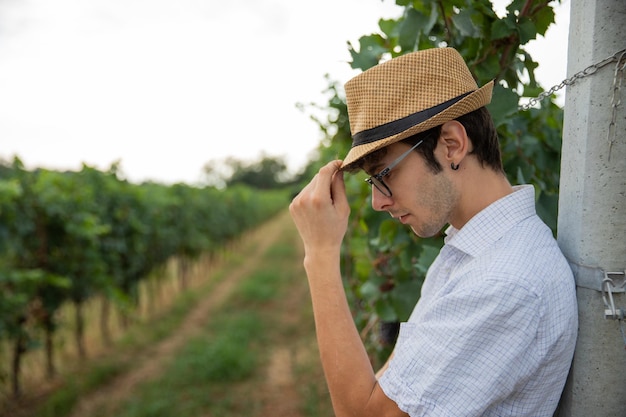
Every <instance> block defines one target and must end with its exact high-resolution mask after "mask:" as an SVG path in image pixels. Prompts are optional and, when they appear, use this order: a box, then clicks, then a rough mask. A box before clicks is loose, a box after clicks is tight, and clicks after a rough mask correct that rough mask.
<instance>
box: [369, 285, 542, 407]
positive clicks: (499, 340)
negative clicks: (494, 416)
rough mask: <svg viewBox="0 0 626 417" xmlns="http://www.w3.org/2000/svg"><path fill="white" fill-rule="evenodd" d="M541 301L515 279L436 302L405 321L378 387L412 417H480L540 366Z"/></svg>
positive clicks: (470, 288)
mask: <svg viewBox="0 0 626 417" xmlns="http://www.w3.org/2000/svg"><path fill="white" fill-rule="evenodd" d="M540 301H541V300H539V298H538V296H537V295H536V294H535V293H534V292H533V291H531V290H530V289H528V288H525V287H524V286H523V285H522V284H521V283H517V282H515V281H514V280H511V279H510V278H509V279H497V278H488V279H485V278H483V279H480V280H476V281H475V282H474V283H473V284H472V285H466V286H464V287H463V288H460V289H455V290H453V291H451V292H449V293H447V294H445V295H441V296H439V297H437V298H436V299H434V300H432V301H430V303H429V304H428V305H427V307H426V308H425V309H424V310H423V311H422V312H421V313H420V314H419V315H418V317H417V319H416V320H415V321H413V322H408V323H402V325H401V328H400V334H399V337H398V341H397V343H396V348H395V351H394V357H393V359H392V360H391V361H390V364H389V368H388V369H387V371H386V372H385V373H384V374H383V376H382V377H381V379H380V381H379V383H380V386H381V388H382V389H383V391H384V392H385V394H387V396H388V397H389V398H391V399H392V400H394V401H395V402H396V403H397V404H398V406H399V407H400V409H402V410H403V411H404V412H406V413H408V414H409V415H411V416H412V417H415V416H455V417H461V416H478V415H483V414H484V412H485V410H487V409H488V408H489V406H490V405H491V404H495V403H498V402H499V401H501V400H502V399H503V398H506V397H507V396H509V395H510V394H511V392H513V391H514V390H516V389H519V388H520V386H523V384H524V383H525V381H527V380H528V378H529V377H530V375H532V373H533V372H534V369H535V368H536V367H537V364H538V362H539V359H538V358H537V354H536V351H535V350H534V347H533V346H534V345H535V344H534V343H533V342H534V340H535V339H536V337H537V329H538V324H539V320H540V317H541V314H542V313H541V310H542V309H541V302H540Z"/></svg>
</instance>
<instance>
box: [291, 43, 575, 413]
mask: <svg viewBox="0 0 626 417" xmlns="http://www.w3.org/2000/svg"><path fill="white" fill-rule="evenodd" d="M492 86H493V83H489V84H487V85H485V86H483V87H481V88H478V86H477V85H476V82H475V81H474V79H473V78H472V76H471V74H470V72H469V69H468V68H467V66H466V65H465V63H464V62H463V59H462V58H461V56H460V55H459V54H458V53H457V52H456V51H455V50H454V49H451V48H436V49H430V50H425V51H419V52H415V53H412V54H407V55H404V56H401V57H398V58H395V59H392V60H390V61H388V62H386V63H383V64H380V65H378V66H376V67H373V68H371V69H369V70H368V71H365V72H363V73H362V74H360V75H358V76H357V77H355V78H353V79H352V80H350V81H349V82H348V83H347V84H346V86H345V87H346V98H347V104H348V113H349V117H350V127H351V130H352V133H353V145H352V149H351V150H350V152H349V153H348V155H347V156H346V158H345V159H344V160H343V161H333V162H330V163H328V164H327V165H326V166H324V167H323V168H322V169H321V170H320V171H319V173H318V174H317V175H316V176H315V177H314V178H313V180H312V181H311V182H310V183H309V184H308V185H307V186H306V187H305V188H304V189H303V190H302V192H301V193H300V194H299V195H298V196H297V197H296V198H295V199H294V200H293V202H292V203H291V205H290V211H291V215H292V217H293V219H294V222H295V224H296V226H297V228H298V231H299V233H300V236H301V238H302V241H303V243H304V248H305V259H304V266H305V270H306V273H307V277H308V280H309V286H310V290H311V297H312V302H313V309H314V317H315V323H316V330H317V338H318V344H319V348H320V353H321V359H322V364H323V367H324V372H325V376H326V380H327V383H328V387H329V391H330V395H331V399H332V402H333V407H334V409H335V414H336V416H337V417H343V416H362V417H365V416H377V417H379V416H406V415H410V416H454V417H460V416H532V417H538V416H552V414H553V412H554V410H555V408H556V406H557V403H558V401H559V398H560V394H561V391H562V389H563V386H564V383H565V380H566V378H567V374H568V371H569V367H570V363H571V359H572V356H573V352H574V345H575V339H576V331H577V306H576V297H575V286H574V280H573V276H572V273H571V271H570V268H569V266H568V264H567V262H566V260H565V259H564V257H563V255H562V254H561V252H560V250H559V248H558V247H557V245H556V242H555V240H554V239H553V237H552V234H551V232H550V230H549V229H548V227H547V226H545V224H543V223H542V222H541V220H540V219H539V218H538V217H537V215H536V213H535V206H534V196H535V194H534V190H533V188H532V186H521V187H512V186H511V185H510V184H509V182H508V181H507V179H506V176H505V175H504V172H503V170H502V164H501V161H500V151H499V144H498V138H497V134H496V132H495V129H494V127H493V122H492V121H491V117H490V115H489V113H488V112H487V110H486V109H485V108H484V106H485V105H486V104H487V103H489V102H490V100H491V90H492ZM355 169H363V170H364V171H366V172H367V173H369V175H371V176H370V177H369V178H368V179H367V181H368V182H369V183H370V184H371V185H372V207H373V208H374V209H375V210H380V211H387V212H389V214H390V215H391V216H392V217H393V218H395V219H397V220H398V221H400V222H401V223H402V224H406V225H407V226H409V227H411V229H412V230H413V232H414V233H415V234H416V235H418V236H421V237H428V236H432V235H434V234H435V233H438V232H439V231H440V230H442V228H443V227H444V226H445V225H446V224H449V225H450V226H449V227H448V228H447V230H446V235H447V236H446V239H445V245H444V247H443V248H442V249H441V252H440V254H439V256H438V257H437V259H436V260H435V261H434V263H433V264H432V265H431V267H430V269H429V271H428V274H427V276H426V280H425V282H424V285H423V287H422V292H421V296H420V299H419V302H418V303H417V305H416V307H415V309H414V311H413V313H412V315H411V317H410V319H409V320H408V322H407V323H402V325H401V328H400V334H399V337H398V340H397V343H396V346H395V348H394V353H393V354H392V357H391V358H390V360H389V361H388V362H387V364H386V365H385V366H384V367H383V369H381V370H380V371H379V372H378V374H375V373H374V370H373V369H372V366H371V363H370V361H369V359H368V356H367V354H366V351H365V348H364V346H363V344H362V341H361V339H360V337H359V333H358V331H357V329H356V327H355V325H354V321H353V318H352V315H351V312H350V309H349V306H348V304H347V301H346V297H345V292H344V287H343V284H342V280H341V275H340V265H339V264H340V256H339V255H340V248H341V241H342V239H343V237H344V235H345V232H346V229H347V224H348V216H349V211H350V209H349V206H348V202H347V197H346V192H345V186H344V182H343V171H344V170H355Z"/></svg>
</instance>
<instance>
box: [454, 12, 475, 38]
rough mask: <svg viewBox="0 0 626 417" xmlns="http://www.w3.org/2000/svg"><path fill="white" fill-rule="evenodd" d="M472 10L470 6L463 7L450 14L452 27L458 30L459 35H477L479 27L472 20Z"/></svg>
mask: <svg viewBox="0 0 626 417" xmlns="http://www.w3.org/2000/svg"><path fill="white" fill-rule="evenodd" d="M472 13H473V10H472V9H471V8H468V9H463V10H461V11H460V12H459V13H458V14H455V15H453V16H452V23H453V24H454V27H456V28H457V29H458V30H459V33H460V34H461V36H468V37H472V38H473V37H477V36H479V35H480V29H479V28H478V27H476V25H475V24H474V22H473V21H472Z"/></svg>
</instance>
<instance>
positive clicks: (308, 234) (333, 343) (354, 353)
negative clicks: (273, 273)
mask: <svg viewBox="0 0 626 417" xmlns="http://www.w3.org/2000/svg"><path fill="white" fill-rule="evenodd" d="M340 165H341V162H340V161H333V162H331V163H329V164H327V165H326V166H324V167H323V168H322V169H321V170H320V171H319V173H318V174H317V175H316V176H315V177H314V178H313V180H312V181H311V183H309V185H307V186H306V187H305V188H304V189H303V190H302V192H301V193H300V194H299V195H298V196H297V197H296V198H295V199H294V201H293V202H292V203H291V205H290V207H289V209H290V212H291V215H292V217H293V219H294V222H295V223H296V226H297V228H298V231H299V232H300V236H301V238H302V241H303V243H304V249H305V258H304V267H305V270H306V273H307V277H308V280H309V287H310V290H311V299H312V303H313V312H314V318H315V326H316V331H317V341H318V345H319V349H320V356H321V360H322V366H323V368H324V374H325V376H326V382H327V384H328V389H329V391H330V395H331V399H332V402H333V408H334V410H335V414H336V416H337V417H344V416H360V417H367V416H389V417H392V416H406V415H407V414H405V413H404V412H402V411H401V410H400V409H399V408H398V406H397V405H396V403H395V402H393V401H392V400H391V399H389V398H388V397H387V396H386V395H385V394H384V392H383V391H382V389H381V388H380V386H379V385H378V382H377V379H376V375H375V374H374V371H373V369H372V366H371V363H370V361H369V358H368V356H367V352H366V351H365V347H364V346H363V343H362V341H361V338H360V336H359V333H358V331H357V329H356V326H355V324H354V320H353V318H352V314H351V312H350V308H349V306H348V302H347V299H346V295H345V292H344V287H343V282H342V280H341V272H340V249H341V241H342V240H343V237H344V235H345V233H346V230H347V224H348V216H349V214H350V207H349V205H348V201H347V198H346V193H345V185H344V182H343V176H342V174H341V173H340V172H338V168H339V166H340Z"/></svg>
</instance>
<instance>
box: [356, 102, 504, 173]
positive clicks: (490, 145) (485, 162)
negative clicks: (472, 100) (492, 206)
mask: <svg viewBox="0 0 626 417" xmlns="http://www.w3.org/2000/svg"><path fill="white" fill-rule="evenodd" d="M455 120H457V121H458V122H459V123H461V124H462V125H463V127H464V128H465V131H466V132H467V136H468V137H469V139H470V140H471V141H472V145H473V150H472V152H471V154H472V155H475V156H476V158H478V162H480V164H481V165H482V166H483V167H484V166H488V167H489V168H491V169H493V170H494V171H496V172H504V169H503V168H502V157H501V154H500V143H499V141H498V132H497V131H496V128H495V126H494V124H493V119H492V118H491V114H489V111H488V110H487V108H486V107H481V108H479V109H478V110H474V111H472V112H470V113H467V114H464V115H463V116H460V117H458V118H457V119H455ZM440 135H441V125H439V126H435V127H433V128H432V129H429V130H426V131H424V132H420V133H418V134H416V135H413V136H409V137H408V138H406V139H403V140H402V142H403V143H406V144H407V145H411V146H413V145H415V144H416V143H417V142H419V141H420V140H422V141H423V143H422V144H421V145H420V146H418V147H417V148H416V149H415V152H418V153H419V154H421V155H422V156H423V157H424V160H425V161H426V163H427V165H428V166H429V167H430V169H431V170H432V171H433V173H435V174H436V173H438V172H441V170H442V169H443V168H442V167H441V164H439V162H438V161H437V160H436V159H435V154H434V152H435V148H436V147H437V139H439V136H440ZM386 153H387V148H386V147H385V148H382V149H379V150H377V151H374V152H372V153H371V154H368V155H365V156H364V157H363V158H361V159H360V160H359V161H357V162H356V163H355V164H354V168H353V169H350V170H351V171H352V170H357V169H363V167H364V166H367V165H373V164H375V163H376V162H378V161H379V160H380V159H382V158H383V157H384V156H385V154H386ZM351 168H352V167H351Z"/></svg>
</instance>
